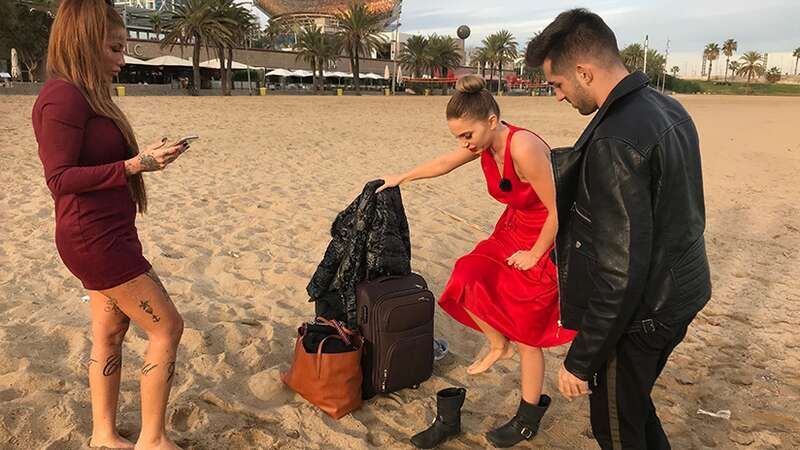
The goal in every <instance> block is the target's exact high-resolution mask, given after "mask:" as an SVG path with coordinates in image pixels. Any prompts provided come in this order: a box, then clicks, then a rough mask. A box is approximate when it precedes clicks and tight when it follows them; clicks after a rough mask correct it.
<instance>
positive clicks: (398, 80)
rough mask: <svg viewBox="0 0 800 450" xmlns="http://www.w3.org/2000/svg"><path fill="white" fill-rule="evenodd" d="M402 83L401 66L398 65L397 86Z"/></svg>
mask: <svg viewBox="0 0 800 450" xmlns="http://www.w3.org/2000/svg"><path fill="white" fill-rule="evenodd" d="M402 82H403V66H401V65H398V66H397V84H400V83H402Z"/></svg>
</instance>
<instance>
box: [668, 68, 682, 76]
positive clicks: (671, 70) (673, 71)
mask: <svg viewBox="0 0 800 450" xmlns="http://www.w3.org/2000/svg"><path fill="white" fill-rule="evenodd" d="M680 71H681V68H680V67H678V66H672V69H670V72H672V76H673V77H676V78H677V76H678V73H680Z"/></svg>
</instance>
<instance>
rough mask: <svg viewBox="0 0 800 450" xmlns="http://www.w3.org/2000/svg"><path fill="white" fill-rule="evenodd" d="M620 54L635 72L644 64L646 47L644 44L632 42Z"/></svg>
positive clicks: (628, 66) (626, 64) (630, 70)
mask: <svg viewBox="0 0 800 450" xmlns="http://www.w3.org/2000/svg"><path fill="white" fill-rule="evenodd" d="M619 56H620V58H621V59H622V63H623V64H624V65H625V67H626V68H627V69H628V71H629V72H635V71H637V70H639V68H641V67H642V66H643V65H644V47H642V44H631V45H629V46H627V47H625V48H624V49H622V51H621V52H619Z"/></svg>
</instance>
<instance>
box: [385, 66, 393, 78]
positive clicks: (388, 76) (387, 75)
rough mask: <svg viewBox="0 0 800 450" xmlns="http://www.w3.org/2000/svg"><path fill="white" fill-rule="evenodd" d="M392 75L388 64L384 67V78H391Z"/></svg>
mask: <svg viewBox="0 0 800 450" xmlns="http://www.w3.org/2000/svg"><path fill="white" fill-rule="evenodd" d="M391 76H392V73H391V72H389V65H388V64H387V65H386V67H384V68H383V78H384V79H385V80H388V79H389V78H391Z"/></svg>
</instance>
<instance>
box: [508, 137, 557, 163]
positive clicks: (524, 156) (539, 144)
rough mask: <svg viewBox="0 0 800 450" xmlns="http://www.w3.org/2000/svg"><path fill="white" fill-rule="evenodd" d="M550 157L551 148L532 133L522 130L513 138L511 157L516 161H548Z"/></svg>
mask: <svg viewBox="0 0 800 450" xmlns="http://www.w3.org/2000/svg"><path fill="white" fill-rule="evenodd" d="M549 155H550V146H549V145H547V143H546V142H545V141H544V140H543V139H542V138H540V137H539V136H537V135H535V134H533V133H531V132H530V131H526V130H520V131H518V132H516V133H514V136H512V138H511V157H512V158H513V159H514V160H528V161H530V160H534V161H541V160H543V159H544V160H545V161H546V160H547V159H549Z"/></svg>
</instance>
